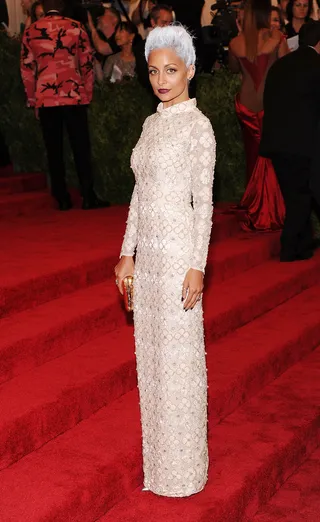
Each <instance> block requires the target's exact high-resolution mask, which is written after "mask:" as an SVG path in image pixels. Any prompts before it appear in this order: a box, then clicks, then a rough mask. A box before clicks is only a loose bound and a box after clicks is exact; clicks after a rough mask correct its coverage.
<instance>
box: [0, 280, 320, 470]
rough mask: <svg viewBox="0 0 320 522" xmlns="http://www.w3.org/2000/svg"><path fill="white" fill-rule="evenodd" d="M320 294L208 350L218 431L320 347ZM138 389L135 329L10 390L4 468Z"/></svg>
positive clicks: (2, 439) (1, 398) (2, 404)
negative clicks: (235, 414) (255, 397)
mask: <svg viewBox="0 0 320 522" xmlns="http://www.w3.org/2000/svg"><path fill="white" fill-rule="evenodd" d="M319 290H320V288H319V287H318V286H316V287H313V288H311V289H310V290H307V291H305V292H303V293H302V294H300V295H298V296H296V297H295V298H293V299H291V300H290V301H288V302H286V303H284V304H283V305H280V306H279V307H278V308H276V309H274V310H272V311H271V312H269V313H267V314H265V315H264V316H262V317H260V318H258V319H256V320H255V321H253V322H251V323H249V324H248V325H246V326H244V327H242V328H239V329H238V330H236V331H235V332H233V333H231V334H229V335H228V336H226V337H224V338H222V339H220V340H219V341H217V342H215V343H211V344H210V345H209V346H208V347H207V352H208V355H207V366H208V377H209V390H210V400H209V415H210V419H211V425H215V424H217V423H219V422H221V420H223V419H224V418H225V417H226V416H227V415H229V414H230V413H231V412H232V411H234V410H235V409H236V408H237V407H239V405H241V404H242V403H243V402H244V401H245V400H247V399H248V398H250V397H252V396H253V395H254V394H256V393H258V392H259V391H260V390H261V389H262V388H263V387H264V386H265V385H267V384H268V383H270V382H272V381H273V380H274V379H275V378H277V377H278V376H279V375H280V374H281V373H282V372H284V371H286V370H287V369H288V368H289V367H290V366H291V365H293V364H295V363H296V362H297V361H299V359H300V358H302V357H303V356H305V355H306V354H308V353H309V352H310V351H311V350H312V349H313V348H315V347H316V346H317V345H318V344H319V343H320V322H319V316H320V299H319ZM301 310H303V318H304V320H302V316H301ZM268 334H269V335H268ZM250 340H251V345H248V341H249V342H250ZM119 346H121V350H119ZM237 351H238V352H239V356H238V357H237V355H236V353H237ZM241 353H242V356H241ZM231 361H232V364H230V362H231ZM58 375H59V376H60V378H59V380H58V381H57V378H56V376H58ZM34 383H37V387H36V388H35V386H34ZM135 385H136V374H135V359H134V342H133V331H132V328H128V327H127V328H122V329H121V330H119V331H115V332H113V333H109V334H108V335H107V336H103V337H100V338H99V339H95V340H94V341H91V342H89V343H87V344H86V345H83V346H81V347H80V348H78V349H77V350H75V351H73V352H71V353H69V354H67V355H65V356H64V357H60V358H57V359H55V360H53V361H51V362H50V363H47V364H46V365H43V366H42V367H40V368H37V369H36V370H34V371H33V372H29V373H28V374H26V375H23V376H21V377H20V378H16V379H13V380H12V381H11V382H9V383H7V384H6V385H3V386H2V387H1V388H0V391H1V394H0V411H2V418H1V419H0V447H1V448H3V451H2V454H1V457H0V467H1V468H4V467H6V466H9V465H10V464H12V463H13V462H15V461H17V460H18V459H20V458H22V457H23V456H24V455H26V454H27V453H29V452H31V451H34V450H35V449H37V448H39V447H41V446H42V445H43V444H45V443H46V442H48V441H49V440H51V439H52V438H54V437H56V436H57V435H59V434H61V433H63V432H64V431H66V430H68V429H71V428H72V427H73V426H75V424H77V423H78V422H80V421H81V420H83V419H85V418H87V417H89V416H90V415H91V414H92V413H94V412H95V411H97V410H98V409H99V408H102V407H104V406H105V405H107V404H109V403H110V402H111V401H112V400H115V399H117V398H118V397H120V396H121V395H123V394H125V393H127V392H129V391H130V390H131V389H132V388H133V387H134V386H135ZM21 390H23V391H24V393H25V394H26V396H25V398H24V397H23V398H21V396H20V395H21ZM10 399H11V400H10ZM9 404H10V406H9ZM34 405H36V406H34ZM12 409H13V411H14V414H13V413H12Z"/></svg>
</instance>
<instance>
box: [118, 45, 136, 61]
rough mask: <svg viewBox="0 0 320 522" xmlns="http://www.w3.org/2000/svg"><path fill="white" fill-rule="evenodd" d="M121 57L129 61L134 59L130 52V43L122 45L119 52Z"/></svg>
mask: <svg viewBox="0 0 320 522" xmlns="http://www.w3.org/2000/svg"><path fill="white" fill-rule="evenodd" d="M120 55H121V58H122V59H123V60H124V61H127V62H130V61H132V60H133V59H134V54H133V52H132V44H131V43H130V44H126V45H123V46H122V48H121V52H120Z"/></svg>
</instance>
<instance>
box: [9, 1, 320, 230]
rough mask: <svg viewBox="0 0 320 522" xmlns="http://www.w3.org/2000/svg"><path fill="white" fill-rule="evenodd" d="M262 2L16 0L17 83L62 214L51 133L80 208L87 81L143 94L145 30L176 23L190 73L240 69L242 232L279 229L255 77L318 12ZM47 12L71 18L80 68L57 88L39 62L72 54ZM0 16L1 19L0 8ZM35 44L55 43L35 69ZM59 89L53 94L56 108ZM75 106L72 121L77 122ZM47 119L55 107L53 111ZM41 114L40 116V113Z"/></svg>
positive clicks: (279, 204) (302, 4)
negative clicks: (34, 114) (65, 147)
mask: <svg viewBox="0 0 320 522" xmlns="http://www.w3.org/2000/svg"><path fill="white" fill-rule="evenodd" d="M1 1H2V2H3V0H1ZM272 2H273V4H274V5H272V3H271V2H270V0H246V1H245V2H244V3H240V2H238V1H234V2H232V1H231V2H230V1H228V0H219V1H218V2H217V3H215V4H212V0H210V1H207V0H198V1H196V0H192V1H191V0H190V2H188V1H182V0H170V2H169V3H168V4H163V3H159V2H157V1H156V0H132V1H125V0H114V1H112V2H108V3H103V4H102V3H100V2H95V1H94V2H93V3H86V4H85V3H83V2H80V1H76V0H69V1H68V0H66V1H65V2H64V5H63V6H62V2H60V0H43V1H41V0H36V1H35V2H32V1H31V0H22V5H23V8H24V11H25V15H26V19H25V24H24V27H23V28H22V34H23V46H22V77H23V80H24V84H25V87H26V91H27V97H28V98H29V105H31V106H35V107H36V111H37V110H38V109H39V108H40V114H39V115H40V123H41V126H42V131H43V137H44V141H45V144H46V148H47V155H48V159H49V170H50V171H51V181H52V185H53V186H54V185H55V182H56V181H57V178H58V177H59V178H60V181H59V183H60V187H58V188H57V187H56V189H57V190H56V195H55V197H56V199H57V200H58V202H59V206H60V208H61V209H64V210H65V209H68V208H71V202H70V200H69V198H68V195H67V193H66V188H65V183H62V178H63V177H64V174H63V175H61V173H63V167H62V164H61V162H60V164H59V165H58V163H57V154H56V151H57V150H59V146H61V137H59V139H58V141H57V136H60V134H59V133H60V130H61V129H62V128H63V125H65V126H66V127H67V131H68V133H69V137H70V141H71V145H72V149H73V154H74V158H75V164H76V167H77V171H78V177H79V180H80V185H82V189H83V190H85V188H84V187H85V186H90V191H91V195H90V197H89V198H84V199H87V203H88V201H89V203H88V204H87V206H88V207H89V208H91V207H92V206H93V207H95V206H99V205H97V199H96V197H95V196H94V195H93V193H92V187H93V180H92V176H91V166H90V165H91V158H90V141H89V137H88V129H87V121H86V116H84V114H85V112H86V107H87V106H88V105H89V103H90V101H91V98H92V87H93V81H94V80H95V81H96V82H98V83H99V82H100V83H101V82H112V83H116V84H117V83H124V82H128V81H130V79H132V78H133V77H137V79H138V80H139V82H140V83H141V85H142V86H143V87H144V88H146V89H148V90H150V84H149V78H148V68H147V64H146V60H145V56H144V49H145V39H146V37H147V35H148V34H149V32H150V31H152V30H153V28H154V27H157V26H160V27H163V26H166V25H168V24H170V23H172V22H173V21H177V22H180V23H181V24H183V25H185V26H186V27H188V28H189V30H190V31H191V33H192V34H193V35H194V36H195V45H196V50H197V57H198V60H197V72H198V73H199V72H200V73H201V72H204V73H215V71H216V70H217V69H219V68H221V67H223V68H224V67H227V68H229V70H231V71H232V72H234V73H240V74H239V76H240V78H241V86H240V89H239V93H238V95H237V97H236V101H235V111H236V114H237V117H238V120H239V122H240V126H241V129H242V132H243V140H244V146H245V153H246V165H247V186H246V190H245V193H244V196H243V198H242V201H241V203H240V208H241V209H242V210H244V211H245V213H244V222H243V227H244V228H245V229H250V230H252V229H255V230H275V229H281V228H282V227H283V224H284V219H285V206H284V201H283V194H282V192H283V191H281V190H280V187H279V183H278V180H277V176H276V173H275V171H274V166H273V163H272V161H271V159H270V158H266V157H261V156H260V155H259V149H260V141H261V135H262V122H263V117H264V106H263V97H264V87H265V81H266V78H267V75H268V71H269V69H270V68H271V67H272V65H273V64H274V63H275V62H276V61H277V60H278V59H279V58H281V57H284V56H285V55H287V54H289V53H290V52H292V51H294V50H296V49H297V48H298V45H299V42H298V38H299V34H300V31H301V28H302V27H304V26H305V25H307V24H308V22H310V21H312V20H317V19H318V17H319V7H318V4H317V2H316V0H280V3H279V4H278V3H277V1H276V0H272ZM51 8H52V9H53V11H55V10H56V9H57V10H58V11H59V14H61V15H63V17H67V18H69V20H74V22H72V23H74V24H75V25H74V28H73V29H74V31H73V29H72V28H71V30H70V28H69V29H68V30H70V35H71V33H72V32H74V33H75V37H77V38H78V37H79V38H80V39H81V42H82V43H81V48H80V51H79V52H80V54H79V56H77V61H76V60H74V67H75V68H77V67H78V65H77V64H80V73H81V74H80V76H81V77H82V79H80V80H79V78H76V76H72V77H71V76H70V74H71V72H70V69H69V70H68V71H67V72H66V73H65V75H64V76H65V77H63V78H62V81H61V82H60V83H59V82H51V81H50V74H48V71H49V70H50V67H49V65H48V60H49V61H50V60H51V59H52V60H54V59H55V55H56V50H57V49H59V50H60V51H62V50H64V51H65V52H66V59H67V61H68V62H69V63H71V62H72V60H73V58H74V53H73V46H74V44H73V43H72V36H70V46H68V45H67V44H66V43H64V41H63V38H62V37H61V34H60V32H59V31H58V32H56V34H55V35H54V31H55V29H53V26H52V25H50V24H51V20H50V17H48V16H45V13H46V14H48V10H50V9H51ZM3 13H4V15H5V11H3ZM56 14H57V12H56ZM34 22H36V23H34ZM61 23H62V22H61ZM63 24H65V22H63ZM77 24H78V25H77ZM5 26H6V22H5V25H4V27H5ZM63 30H65V29H63ZM39 32H40V35H41V37H40V35H39ZM79 35H80V36H79ZM41 39H42V40H43V44H44V45H45V46H47V45H48V40H51V41H53V40H55V42H56V43H55V46H56V47H55V49H54V50H53V51H52V52H51V55H50V53H45V55H46V59H45V63H44V61H43V53H41V54H39V59H37V60H35V59H34V57H32V59H31V58H30V56H31V55H32V52H31V51H32V50H31V47H30V42H31V41H33V42H35V41H40V40H41ZM66 39H68V37H66ZM39 45H40V44H39ZM92 50H94V52H93V51H92ZM49 55H50V56H49ZM71 57H72V58H71ZM32 60H33V62H35V61H37V70H41V71H42V70H45V71H46V72H45V73H44V75H48V78H47V82H46V84H45V85H46V88H45V89H44V90H43V91H42V92H41V94H39V93H38V94H39V97H38V100H37V101H34V100H33V99H32V98H33V96H37V93H33V94H32V93H31V91H29V94H28V85H31V84H34V77H33V76H32V71H31V69H32V67H31V62H32ZM76 62H77V64H76ZM78 68H79V67H78ZM42 80H43V78H42ZM79 82H80V83H79ZM279 87H280V86H279ZM190 88H191V91H192V92H191V93H190V94H191V96H194V95H195V94H196V82H195V81H193V82H192V83H191V85H190ZM59 92H62V93H63V97H64V99H63V102H61V98H59V96H60V95H59ZM58 99H59V101H57V100H58ZM61 104H62V105H67V106H69V105H71V106H72V105H74V107H73V108H72V111H71V110H70V111H67V110H66V108H65V107H64V109H63V111H64V116H63V117H62V116H59V118H60V119H59V118H57V121H56V125H55V127H54V128H53V127H52V125H51V124H50V125H49V123H48V122H51V121H52V110H49V111H48V110H47V109H48V107H51V108H52V107H54V106H56V105H61ZM80 106H81V107H80ZM80 108H81V110H82V117H79V114H80ZM67 112H68V116H67ZM55 113H56V114H58V113H59V111H58V110H57V109H56V110H55ZM60 113H61V114H62V110H60ZM71 113H72V116H71ZM76 113H77V116H75V114H76ZM46 114H50V117H49V116H46ZM70 118H71V119H70ZM58 129H60V130H59V132H58ZM80 129H82V130H81V135H82V138H83V136H87V138H86V140H83V139H82V141H81V140H80V139H78V137H77V136H78V135H80ZM61 132H62V130H61ZM218 145H219V143H218ZM50 150H51V152H50ZM50 157H51V160H50ZM61 157H62V154H61ZM84 165H85V166H86V168H84ZM58 171H59V173H60V174H59V176H58ZM54 172H56V174H54ZM88 173H90V176H89V177H90V181H88ZM92 201H93V202H94V203H92ZM85 206H86V205H85Z"/></svg>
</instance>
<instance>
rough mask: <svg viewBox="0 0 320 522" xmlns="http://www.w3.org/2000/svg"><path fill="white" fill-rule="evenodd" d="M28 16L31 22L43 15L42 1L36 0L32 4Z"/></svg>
mask: <svg viewBox="0 0 320 522" xmlns="http://www.w3.org/2000/svg"><path fill="white" fill-rule="evenodd" d="M30 16H31V23H32V24H33V23H34V22H36V21H37V20H39V19H40V18H42V17H43V16H44V10H43V5H42V2H40V0H37V1H36V2H34V3H33V4H32V6H31V10H30Z"/></svg>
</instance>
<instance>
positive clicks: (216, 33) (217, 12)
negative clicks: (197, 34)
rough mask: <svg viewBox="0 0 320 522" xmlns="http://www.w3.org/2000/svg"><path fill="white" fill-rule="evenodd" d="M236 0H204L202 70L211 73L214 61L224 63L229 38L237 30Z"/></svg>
mask: <svg viewBox="0 0 320 522" xmlns="http://www.w3.org/2000/svg"><path fill="white" fill-rule="evenodd" d="M239 5H240V4H239V2H238V0H235V1H232V0H217V1H216V2H215V3H212V0H211V1H210V0H206V2H205V5H204V6H203V9H202V15H201V25H202V39H203V62H202V66H203V71H204V72H206V73H211V72H212V70H213V68H214V66H215V63H216V62H217V65H218V64H223V65H226V63H227V48H228V45H229V42H230V40H231V39H232V38H233V37H234V36H236V35H237V34H238V32H239V27H240V24H238V20H237V12H238V8H239Z"/></svg>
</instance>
